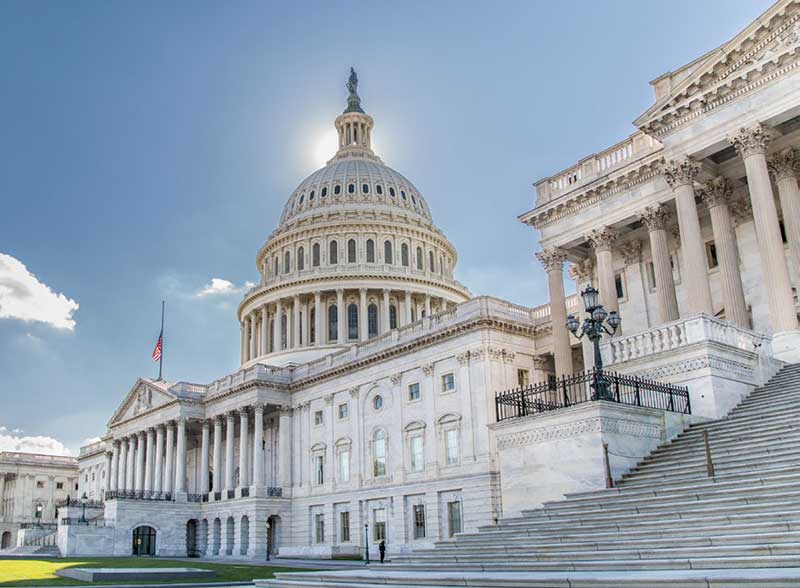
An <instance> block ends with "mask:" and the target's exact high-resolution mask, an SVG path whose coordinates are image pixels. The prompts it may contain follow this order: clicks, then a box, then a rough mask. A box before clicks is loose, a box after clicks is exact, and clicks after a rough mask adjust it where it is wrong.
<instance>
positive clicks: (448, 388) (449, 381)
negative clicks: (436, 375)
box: [442, 373, 456, 392]
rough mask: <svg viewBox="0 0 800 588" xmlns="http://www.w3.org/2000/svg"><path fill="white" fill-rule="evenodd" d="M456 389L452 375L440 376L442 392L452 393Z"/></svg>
mask: <svg viewBox="0 0 800 588" xmlns="http://www.w3.org/2000/svg"><path fill="white" fill-rule="evenodd" d="M455 389H456V377H455V375H454V374H453V373H449V374H444V375H443V376H442V392H452V391H453V390H455Z"/></svg>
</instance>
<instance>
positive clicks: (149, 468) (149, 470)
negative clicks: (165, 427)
mask: <svg viewBox="0 0 800 588" xmlns="http://www.w3.org/2000/svg"><path fill="white" fill-rule="evenodd" d="M154 433H155V431H154V430H153V427H148V428H147V432H146V437H145V439H146V441H147V445H146V447H147V449H146V453H145V459H144V491H145V492H152V491H153V461H154V458H155V447H154V446H153V443H154V441H155V439H154Z"/></svg>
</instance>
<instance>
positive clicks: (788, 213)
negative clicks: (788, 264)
mask: <svg viewBox="0 0 800 588" xmlns="http://www.w3.org/2000/svg"><path fill="white" fill-rule="evenodd" d="M768 165H769V171H770V173H771V174H772V176H773V177H774V178H775V183H776V185H777V186H778V199H779V200H780V202H781V212H783V228H784V230H785V231H786V240H787V241H788V242H789V251H791V254H792V258H793V260H794V264H795V267H800V188H798V186H797V176H798V174H799V173H800V155H798V152H797V149H795V148H788V149H783V150H782V151H780V152H778V153H776V154H775V155H773V156H772V157H770V158H769V162H768Z"/></svg>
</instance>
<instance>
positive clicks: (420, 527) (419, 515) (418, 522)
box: [414, 504, 425, 539]
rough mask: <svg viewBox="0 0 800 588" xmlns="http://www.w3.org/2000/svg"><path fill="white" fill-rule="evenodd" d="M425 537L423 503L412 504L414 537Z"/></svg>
mask: <svg viewBox="0 0 800 588" xmlns="http://www.w3.org/2000/svg"><path fill="white" fill-rule="evenodd" d="M424 538H425V505H424V504H415V505H414V539H424Z"/></svg>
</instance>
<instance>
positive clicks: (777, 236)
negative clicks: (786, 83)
mask: <svg viewBox="0 0 800 588" xmlns="http://www.w3.org/2000/svg"><path fill="white" fill-rule="evenodd" d="M730 141H731V143H732V144H733V146H734V147H735V148H736V151H737V152H738V153H739V155H740V156H741V157H742V159H743V160H744V166H745V170H746V173H747V185H748V187H749V189H750V201H751V203H752V205H753V221H754V222H755V228H756V237H757V240H758V249H759V253H760V255H761V267H762V268H763V271H762V277H763V280H764V282H763V284H762V286H763V288H764V290H765V291H766V293H767V301H768V303H769V317H770V323H771V325H772V331H773V346H772V347H773V353H774V354H775V356H776V357H778V358H779V359H783V360H784V361H791V362H793V363H794V362H796V361H800V336H799V335H800V333H798V325H797V315H796V311H795V308H794V300H793V295H792V285H791V282H790V281H789V270H788V268H787V266H786V257H785V255H784V251H783V241H782V239H781V231H780V225H779V223H778V211H777V208H776V206H775V198H774V196H773V194H772V185H771V184H770V181H769V171H768V168H767V157H766V154H767V145H769V143H770V141H771V137H770V135H769V132H768V131H767V129H766V128H765V127H763V126H762V125H758V126H756V127H755V128H752V129H741V131H740V132H739V134H738V135H736V136H735V137H734V138H733V139H731V140H730ZM784 334H785V335H784Z"/></svg>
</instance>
